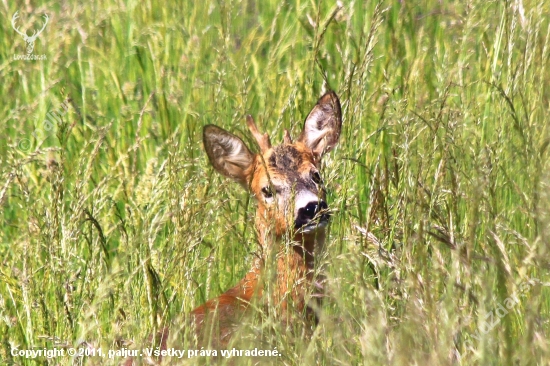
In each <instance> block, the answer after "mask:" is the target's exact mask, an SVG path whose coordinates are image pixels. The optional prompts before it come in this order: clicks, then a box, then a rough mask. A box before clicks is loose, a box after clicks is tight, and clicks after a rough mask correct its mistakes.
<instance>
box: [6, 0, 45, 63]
mask: <svg viewBox="0 0 550 366" xmlns="http://www.w3.org/2000/svg"><path fill="white" fill-rule="evenodd" d="M18 13H19V11H16V12H15V14H13V16H12V18H11V26H12V27H13V29H14V30H15V31H16V32H17V33H19V34H20V35H21V36H22V37H23V39H24V40H25V42H27V53H28V54H31V53H32V51H33V50H34V42H36V39H37V38H38V36H39V35H40V33H42V31H43V30H44V28H46V25H47V24H48V19H49V18H48V16H47V15H46V14H44V25H43V26H42V29H40V30H39V31H36V30H33V33H32V35H30V36H29V35H27V34H26V33H24V32H21V31H20V30H19V28H18V27H16V26H15V23H16V22H17V19H18V18H19V14H18Z"/></svg>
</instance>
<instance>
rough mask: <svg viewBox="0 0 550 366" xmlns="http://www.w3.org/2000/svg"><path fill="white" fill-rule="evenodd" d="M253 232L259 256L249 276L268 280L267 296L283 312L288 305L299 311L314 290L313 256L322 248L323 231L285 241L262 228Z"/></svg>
mask: <svg viewBox="0 0 550 366" xmlns="http://www.w3.org/2000/svg"><path fill="white" fill-rule="evenodd" d="M257 229H258V233H259V234H260V235H259V239H260V240H259V241H260V247H261V248H262V255H260V258H261V259H260V260H259V262H256V263H255V266H254V267H253V269H252V270H251V272H249V273H254V275H255V276H257V278H258V279H259V277H260V275H261V273H262V272H263V274H262V277H263V278H264V281H271V285H270V287H271V289H272V290H271V291H270V293H272V295H273V296H274V300H275V304H279V305H280V306H281V308H282V310H283V312H286V309H287V308H288V307H289V304H290V303H292V306H293V307H294V308H295V309H297V310H299V311H301V310H303V309H304V307H305V305H306V303H305V296H306V294H307V293H308V292H311V290H312V289H313V288H314V287H315V283H316V279H315V274H314V270H315V257H316V255H318V254H319V253H320V251H321V250H322V248H323V247H324V243H325V230H324V229H319V230H317V231H316V232H315V233H310V234H302V233H300V234H295V235H294V236H293V237H292V239H289V238H288V236H286V237H285V235H270V234H269V233H270V231H269V230H266V229H264V228H263V227H257ZM258 264H259V265H258ZM274 271H276V273H274ZM273 277H275V278H273ZM264 286H265V282H264ZM273 286H275V287H273ZM260 287H262V288H263V286H260ZM261 291H262V290H261ZM262 292H263V291H262Z"/></svg>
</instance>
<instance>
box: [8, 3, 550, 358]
mask: <svg viewBox="0 0 550 366" xmlns="http://www.w3.org/2000/svg"><path fill="white" fill-rule="evenodd" d="M0 9H1V10H0V13H1V14H2V19H3V21H2V22H0V30H1V34H2V37H0V80H2V82H1V83H0V94H1V95H2V96H3V98H2V103H1V104H0V130H1V136H2V138H1V139H0V220H1V223H0V258H1V264H0V342H1V343H2V347H0V363H2V364H12V365H35V364H52V365H53V364H56V365H57V364H61V365H69V364H72V363H73V361H74V360H72V359H69V358H56V359H46V358H40V359H37V360H34V361H33V360H30V359H24V358H22V357H13V356H12V355H11V353H10V349H11V348H12V347H15V346H17V347H19V348H20V349H31V348H33V347H36V348H44V347H45V348H48V349H51V348H53V347H62V346H78V345H83V346H86V345H91V346H95V347H99V346H102V347H103V348H104V349H107V348H111V349H118V348H120V347H122V346H126V345H127V344H129V341H132V340H133V341H134V342H139V341H140V340H142V339H144V338H145V337H146V336H147V334H150V333H151V332H152V331H154V330H155V329H158V327H160V326H162V325H163V324H175V323H177V321H178V320H177V319H178V318H179V317H181V315H182V314H185V313H186V312H188V311H189V310H191V309H193V308H194V307H195V306H197V305H199V304H201V303H202V302H203V301H205V299H207V298H211V297H213V296H216V295H218V294H220V293H221V292H223V291H225V290H226V289H227V288H228V287H230V286H232V285H234V284H235V283H236V282H237V281H238V280H239V279H240V278H241V277H242V276H243V274H244V273H245V272H246V271H247V270H248V268H249V265H250V263H251V261H252V258H253V256H254V253H255V251H256V246H255V236H254V232H253V230H252V224H253V216H254V203H253V201H252V200H251V199H250V198H249V197H248V196H247V195H246V193H245V192H244V191H243V190H242V189H241V188H239V187H238V186H237V185H235V184H234V183H232V182H230V181H229V180H226V179H223V178H222V177H220V176H219V175H218V174H217V173H215V172H214V171H213V169H212V168H211V167H209V166H208V164H207V159H206V155H205V153H204V151H203V148H202V141H201V136H202V126H203V125H204V124H207V123H213V124H217V125H219V126H222V127H224V128H226V129H229V130H231V131H235V132H237V133H238V134H240V135H241V136H243V138H244V139H246V140H247V141H249V142H250V141H251V140H250V137H249V135H248V134H247V133H246V130H245V124H244V115H245V114H246V113H250V114H252V115H254V116H255V117H256V119H257V121H258V122H259V124H260V125H261V126H262V128H263V129H264V130H265V131H267V132H269V133H270V134H271V135H272V141H281V140H282V131H283V128H288V129H290V130H291V131H292V133H293V134H294V135H296V134H297V133H298V132H299V131H300V130H301V125H302V122H303V120H304V118H305V116H306V115H307V113H308V112H309V110H310V109H311V107H312V106H313V104H314V103H315V101H316V100H317V98H318V97H319V96H320V95H321V93H322V92H323V91H324V90H325V89H328V88H331V89H334V90H336V91H337V92H338V94H339V95H340V97H341V100H342V104H343V115H344V127H343V134H342V138H341V144H340V145H339V147H338V148H337V149H336V150H335V151H334V152H333V153H331V154H330V156H327V158H326V159H325V160H324V168H323V175H324V178H325V181H326V184H327V186H328V188H329V197H328V198H329V199H328V200H329V204H330V205H331V207H332V208H333V209H334V211H335V213H334V216H333V222H332V226H331V230H330V236H329V240H328V243H327V253H326V256H325V257H324V259H323V263H322V265H323V266H324V268H325V270H326V274H327V276H328V279H329V292H330V296H329V298H328V299H327V300H326V301H325V307H324V316H323V318H322V320H321V323H320V324H319V326H318V327H317V328H316V329H315V331H314V333H313V334H312V335H311V336H307V337H304V336H303V334H301V333H299V332H298V333H296V332H295V333H291V332H290V333H289V332H286V333H285V332H279V333H277V332H275V336H274V337H272V338H269V337H266V339H267V342H268V345H269V347H268V348H272V347H277V348H278V350H279V351H280V352H281V353H282V354H283V356H282V357H280V358H279V359H277V360H275V359H268V360H266V359H264V360H263V362H264V363H274V362H275V361H277V362H279V363H281V364H287V365H309V364H318V365H355V364H368V365H386V364H397V365H398V364H418V365H428V364H429V365H436V364H463V365H472V364H474V365H475V364H479V365H488V364H495V365H497V364H499V365H500V364H514V365H515V364H545V363H546V362H547V360H548V359H549V358H550V349H549V347H550V344H549V339H550V338H549V337H550V334H549V332H550V329H549V317H548V315H549V310H550V291H549V289H548V280H549V279H548V277H549V276H548V269H549V265H550V261H549V247H548V245H549V239H550V216H549V211H548V207H549V206H550V193H549V192H550V191H549V185H550V173H548V171H549V168H550V166H549V158H548V156H549V153H548V144H549V141H550V140H549V138H550V131H549V128H548V126H549V124H548V117H547V116H548V112H549V107H550V98H549V96H550V88H549V85H550V73H549V72H548V70H549V67H548V60H549V47H550V23H549V18H548V14H549V13H550V3H548V2H547V1H535V0H510V1H502V0H498V1H486V0H483V1H481V0H479V1H478V0H471V1H436V0H426V1H422V2H416V1H408V0H402V1H389V0H388V1H380V2H376V1H350V2H341V3H340V2H339V3H336V2H334V1H302V0H297V1H274V0H266V1H261V2H259V1H258V2H255V1H251V0H242V1H238V0H235V1H223V0H220V1H184V2H174V3H170V2H163V1H156V0H142V1H132V0H128V1H122V0H112V1H106V0H100V1H96V2H89V3H85V4H77V3H76V2H70V1H61V2H54V1H25V2H24V3H23V2H6V1H4V2H2V3H0ZM16 10H19V12H20V15H21V18H20V19H19V22H20V23H19V24H20V25H21V27H22V29H25V28H27V29H32V28H33V27H34V28H38V27H39V26H40V25H41V21H42V20H41V18H40V16H41V15H42V14H43V13H46V14H48V15H49V16H50V21H49V24H48V25H47V27H46V28H45V30H44V32H43V33H42V34H41V35H40V36H39V38H38V40H37V42H36V45H35V49H34V53H35V54H45V55H46V56H47V60H44V61H23V60H14V54H25V43H24V41H23V39H22V37H21V36H20V35H18V34H16V33H15V32H14V30H13V29H12V27H11V24H10V20H11V17H12V15H13V13H14V12H15V11H16ZM28 33H29V34H31V31H30V30H29V31H28ZM66 98H70V99H71V102H70V105H71V106H70V108H69V112H68V113H66V114H65V116H64V117H63V121H62V123H61V124H55V128H54V129H53V130H50V131H45V130H44V127H45V126H46V125H45V124H44V121H45V120H46V119H47V118H48V116H47V113H48V112H51V111H54V110H59V108H60V106H61V103H62V102H63V101H64V100H65V99H66ZM33 133H34V134H35V136H33ZM510 298H512V299H514V300H513V301H510ZM516 300H517V301H516ZM504 310H505V311H504ZM501 315H502V316H501ZM252 327H254V325H253V326H252ZM264 328H265V326H264ZM264 328H254V329H256V331H258V329H259V331H260V332H262V329H264ZM83 342H84V343H83ZM119 360H120V359H118V360H107V359H104V360H101V359H94V358H88V359H80V360H77V361H85V362H88V363H91V364H114V363H116V362H118V361H119ZM237 361H238V364H247V363H252V362H254V361H253V360H252V359H246V358H241V359H239V360H237ZM186 362H190V363H195V362H197V360H191V361H186Z"/></svg>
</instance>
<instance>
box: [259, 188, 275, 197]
mask: <svg viewBox="0 0 550 366" xmlns="http://www.w3.org/2000/svg"><path fill="white" fill-rule="evenodd" d="M262 194H263V195H264V197H265V198H272V197H273V190H272V189H271V187H270V186H266V187H264V188H262Z"/></svg>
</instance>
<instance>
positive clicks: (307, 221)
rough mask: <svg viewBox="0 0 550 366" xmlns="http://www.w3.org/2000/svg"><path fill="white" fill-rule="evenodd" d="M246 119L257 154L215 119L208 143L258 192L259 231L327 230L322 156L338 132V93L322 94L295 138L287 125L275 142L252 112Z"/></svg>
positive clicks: (222, 165)
mask: <svg viewBox="0 0 550 366" xmlns="http://www.w3.org/2000/svg"><path fill="white" fill-rule="evenodd" d="M247 124H248V127H249V129H250V131H251V133H252V135H253V136H254V137H255V139H256V141H257V142H258V145H259V147H260V153H258V154H253V153H252V152H251V151H250V149H249V148H248V147H247V146H246V144H245V143H244V142H243V141H242V140H241V139H240V138H239V137H237V136H235V135H233V134H232V133H230V132H228V131H226V130H224V129H222V128H220V127H217V126H214V125H207V126H206V127H205V128H204V146H205V149H206V153H207V154H208V158H209V160H210V163H211V164H212V166H213V167H214V168H215V169H216V170H217V171H218V172H220V173H221V174H222V175H224V176H226V177H229V178H231V179H233V180H234V181H236V182H238V183H239V184H241V185H242V186H243V187H245V189H247V190H248V191H249V192H250V193H251V194H252V195H253V196H254V197H255V198H256V200H257V202H258V209H257V221H256V222H257V224H256V226H257V229H258V231H259V233H260V237H262V236H263V235H265V233H266V231H269V232H271V233H274V234H275V235H276V237H281V236H282V235H283V234H284V233H288V232H291V233H293V236H294V237H296V236H300V235H302V236H303V235H315V233H316V232H318V231H320V230H323V229H324V228H325V227H326V226H327V224H328V221H329V214H328V206H327V204H326V202H325V190H324V186H323V181H322V178H321V175H320V172H319V169H320V162H321V158H322V156H323V155H324V154H325V153H327V152H328V151H330V150H332V148H334V146H335V145H336V144H337V142H338V139H339V137H340V131H341V126H342V114H341V108H340V101H339V100H338V96H337V95H336V93H334V92H328V93H326V94H325V95H323V96H322V97H321V98H320V99H319V101H318V102H317V105H315V107H314V108H313V109H312V111H311V112H310V113H309V115H308V116H307V118H306V120H305V122H304V127H303V130H302V133H301V134H300V136H299V137H298V138H297V139H296V141H294V142H293V140H292V138H291V136H290V134H289V132H288V131H286V130H285V133H284V139H283V143H282V144H280V145H278V146H272V145H271V142H270V139H269V136H268V135H267V134H261V133H260V132H259V131H258V128H257V127H256V124H255V123H254V120H253V119H252V117H250V116H249V117H248V118H247ZM260 240H261V239H260ZM262 244H265V243H262Z"/></svg>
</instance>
